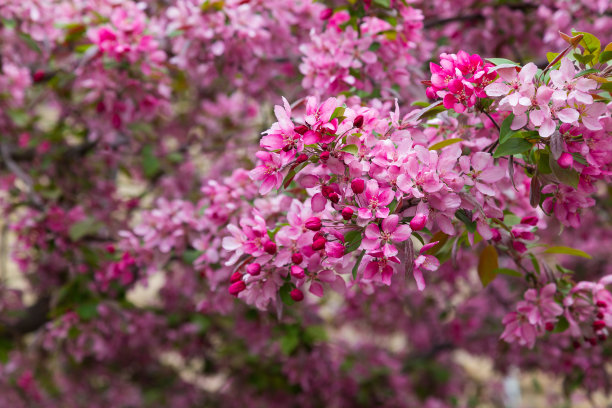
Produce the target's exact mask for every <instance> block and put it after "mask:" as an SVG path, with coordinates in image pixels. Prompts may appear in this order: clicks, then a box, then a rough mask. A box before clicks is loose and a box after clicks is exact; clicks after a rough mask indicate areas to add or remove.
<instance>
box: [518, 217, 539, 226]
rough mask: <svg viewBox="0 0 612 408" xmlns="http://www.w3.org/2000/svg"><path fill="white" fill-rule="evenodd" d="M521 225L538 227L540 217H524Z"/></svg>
mask: <svg viewBox="0 0 612 408" xmlns="http://www.w3.org/2000/svg"><path fill="white" fill-rule="evenodd" d="M521 224H525V225H537V224H538V217H534V216H531V217H523V218H522V219H521Z"/></svg>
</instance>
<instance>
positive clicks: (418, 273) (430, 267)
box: [412, 241, 440, 291]
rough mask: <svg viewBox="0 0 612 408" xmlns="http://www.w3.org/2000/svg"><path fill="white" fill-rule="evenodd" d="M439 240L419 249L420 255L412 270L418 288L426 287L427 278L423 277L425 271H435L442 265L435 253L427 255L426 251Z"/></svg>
mask: <svg viewBox="0 0 612 408" xmlns="http://www.w3.org/2000/svg"><path fill="white" fill-rule="evenodd" d="M437 243H438V241H435V242H430V243H429V244H426V245H424V246H423V247H422V248H421V250H420V251H419V256H417V258H416V259H415V260H414V269H413V270H412V276H413V277H414V280H415V281H416V284H417V289H418V290H420V291H422V290H423V289H425V279H424V278H423V271H422V269H424V270H426V271H430V272H433V271H435V270H437V269H438V268H439V267H440V261H439V260H438V258H436V257H435V256H433V255H427V254H425V252H427V251H428V250H430V249H431V248H432V247H433V246H434V245H436V244H437Z"/></svg>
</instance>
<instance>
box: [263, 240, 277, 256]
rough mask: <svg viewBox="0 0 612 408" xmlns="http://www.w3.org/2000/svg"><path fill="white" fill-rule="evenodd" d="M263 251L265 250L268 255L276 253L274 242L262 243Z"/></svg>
mask: <svg viewBox="0 0 612 408" xmlns="http://www.w3.org/2000/svg"><path fill="white" fill-rule="evenodd" d="M264 251H266V252H267V253H269V254H270V255H274V254H275V253H276V244H275V243H274V242H272V241H268V242H266V243H265V244H264Z"/></svg>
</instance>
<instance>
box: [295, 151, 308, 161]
mask: <svg viewBox="0 0 612 408" xmlns="http://www.w3.org/2000/svg"><path fill="white" fill-rule="evenodd" d="M306 160H308V156H306V155H305V154H304V153H302V154H300V155H299V156H298V157H296V158H295V161H296V162H297V163H304V162H305V161H306Z"/></svg>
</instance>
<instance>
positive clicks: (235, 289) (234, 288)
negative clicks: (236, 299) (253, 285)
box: [229, 281, 246, 296]
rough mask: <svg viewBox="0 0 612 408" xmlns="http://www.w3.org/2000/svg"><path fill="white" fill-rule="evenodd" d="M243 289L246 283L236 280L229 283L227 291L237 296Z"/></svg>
mask: <svg viewBox="0 0 612 408" xmlns="http://www.w3.org/2000/svg"><path fill="white" fill-rule="evenodd" d="M245 289H246V283H244V281H238V282H234V283H232V284H231V285H230V287H229V293H230V295H232V296H238V294H239V293H240V292H242V291H243V290H245Z"/></svg>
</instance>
